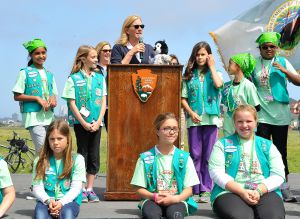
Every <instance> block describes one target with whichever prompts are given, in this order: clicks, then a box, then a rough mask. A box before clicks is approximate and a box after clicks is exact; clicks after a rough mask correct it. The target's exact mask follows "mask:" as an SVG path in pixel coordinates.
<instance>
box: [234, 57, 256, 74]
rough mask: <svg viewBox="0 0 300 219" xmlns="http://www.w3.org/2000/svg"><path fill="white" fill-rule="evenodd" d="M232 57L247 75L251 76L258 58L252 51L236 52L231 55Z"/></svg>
mask: <svg viewBox="0 0 300 219" xmlns="http://www.w3.org/2000/svg"><path fill="white" fill-rule="evenodd" d="M230 59H231V60H232V61H233V62H234V63H236V64H237V65H238V66H240V68H241V70H242V72H243V73H244V75H245V76H246V77H250V75H251V73H252V72H253V70H254V68H255V65H256V59H255V58H254V57H253V55H251V54H250V53H243V54H236V55H234V56H231V58H230Z"/></svg>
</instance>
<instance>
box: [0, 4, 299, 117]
mask: <svg viewBox="0 0 300 219" xmlns="http://www.w3.org/2000/svg"><path fill="white" fill-rule="evenodd" d="M259 2H260V1H257V0H253V1H241V0H226V1H220V0H210V1H204V0H185V1H181V0H172V1H169V0H165V1H161V0H160V1H158V0H152V1H119V0H116V1H101V0H85V1H79V0H64V1H36V0H26V1H19V0H10V1H3V2H2V3H1V8H0V18H1V19H0V27H1V28H0V29H1V34H0V49H1V53H0V60H1V68H2V73H1V79H0V83H1V85H0V106H1V107H0V109H1V110H0V117H5V116H8V117H10V116H11V115H12V113H19V105H18V102H16V101H14V99H13V94H12V91H11V90H12V88H13V86H14V83H15V80H16V78H17V75H18V72H19V70H20V69H21V68H24V67H26V65H27V62H28V53H27V51H26V50H25V48H24V47H23V46H22V43H24V42H26V41H28V40H31V39H34V38H41V39H43V40H44V42H45V43H46V45H47V49H48V58H47V60H46V63H45V68H46V69H48V70H49V71H51V72H52V73H53V74H54V77H55V79H56V83H57V86H58V91H59V94H60V95H61V93H62V90H63V87H64V84H65V82H66V80H67V77H68V75H69V74H70V71H71V68H72V64H73V61H74V58H75V54H76V51H77V49H78V47H79V46H80V45H92V46H96V45H97V43H98V42H100V41H103V40H105V41H109V42H110V43H111V44H112V45H113V44H114V43H115V41H116V40H117V39H118V37H119V35H120V31H121V27H122V24H123V21H124V20H125V18H126V17H127V16H128V15H139V16H141V18H142V21H143V23H144V24H145V29H144V42H146V43H148V44H150V45H154V43H155V42H156V41H158V40H162V39H164V40H166V43H167V44H168V47H169V53H173V54H176V55H177V56H178V57H179V61H180V63H181V64H186V62H187V60H188V58H189V56H190V53H191V50H192V48H193V46H194V45H195V44H196V43H197V42H199V41H207V42H208V43H209V44H210V45H211V47H212V50H213V55H214V57H215V60H216V66H217V68H218V69H219V70H220V71H221V72H223V77H224V79H225V80H228V77H227V73H226V72H225V70H224V69H223V67H222V66H223V65H222V63H221V59H220V57H219V55H218V53H217V51H216V50H217V48H216V46H215V44H214V42H213V40H212V38H211V37H210V35H209V32H211V31H214V30H216V29H218V28H219V27H221V26H222V25H224V24H225V23H227V22H228V21H230V20H232V19H234V18H235V17H237V16H238V15H239V14H241V13H242V12H243V11H245V10H247V9H249V8H251V7H253V6H255V5H256V4H258V3H259ZM288 90H289V92H290V96H291V97H292V98H294V99H300V92H299V87H296V86H293V85H289V86H288ZM60 95H59V97H58V107H57V109H56V111H55V113H56V114H58V111H59V108H60V107H61V106H63V105H65V101H64V100H62V99H61V98H60ZM19 118H20V117H19Z"/></svg>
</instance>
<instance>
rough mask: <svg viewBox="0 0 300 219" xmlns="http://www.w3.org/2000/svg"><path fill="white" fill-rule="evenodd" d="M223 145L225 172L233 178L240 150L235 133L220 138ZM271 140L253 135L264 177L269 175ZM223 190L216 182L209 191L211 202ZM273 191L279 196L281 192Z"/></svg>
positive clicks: (237, 165)
mask: <svg viewBox="0 0 300 219" xmlns="http://www.w3.org/2000/svg"><path fill="white" fill-rule="evenodd" d="M220 141H221V142H222V144H223V145H224V156H225V172H226V173H227V174H228V175H229V176H231V177H232V178H234V179H235V177H236V174H237V171H238V167H239V164H240V156H241V155H240V150H239V148H238V147H240V145H239V140H238V136H237V134H233V135H231V136H228V137H226V138H222V139H221V140H220ZM271 145H272V142H271V141H270V140H267V139H264V138H261V137H259V136H255V151H256V154H257V158H258V160H259V163H260V165H261V169H262V173H263V176H264V177H265V178H267V177H269V176H270V169H269V166H270V164H269V153H270V147H271ZM223 191H225V190H224V189H222V188H221V187H220V186H218V185H217V184H214V187H213V190H212V192H211V197H210V199H211V202H212V203H213V202H214V201H215V199H216V197H217V196H218V194H219V193H221V192H223ZM275 192H276V193H277V194H278V195H279V196H280V197H281V192H280V190H279V189H277V190H275Z"/></svg>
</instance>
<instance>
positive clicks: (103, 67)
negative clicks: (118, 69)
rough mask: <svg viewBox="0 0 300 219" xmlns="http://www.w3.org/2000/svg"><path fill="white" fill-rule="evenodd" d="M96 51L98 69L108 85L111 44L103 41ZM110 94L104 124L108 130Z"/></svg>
mask: <svg viewBox="0 0 300 219" xmlns="http://www.w3.org/2000/svg"><path fill="white" fill-rule="evenodd" d="M96 51H97V54H98V69H99V71H100V73H101V74H102V75H103V76H104V78H105V80H106V85H107V87H108V83H107V82H108V80H107V65H108V64H110V58H111V46H110V44H109V42H106V41H102V42H99V43H98V44H97V46H96ZM107 97H108V96H106V112H105V115H104V124H105V128H106V131H107V127H108V126H107V119H108V110H107V108H108V99H107Z"/></svg>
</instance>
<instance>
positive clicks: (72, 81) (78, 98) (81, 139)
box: [62, 46, 106, 202]
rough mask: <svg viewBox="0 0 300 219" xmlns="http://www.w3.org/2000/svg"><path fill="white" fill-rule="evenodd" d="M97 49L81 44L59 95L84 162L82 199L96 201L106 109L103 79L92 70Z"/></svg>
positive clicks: (96, 60)
mask: <svg viewBox="0 0 300 219" xmlns="http://www.w3.org/2000/svg"><path fill="white" fill-rule="evenodd" d="M97 63H98V59H97V52H96V50H95V49H94V48H93V47H91V46H80V47H79V49H78V51H77V54H76V58H75V61H74V64H73V68H72V71H71V75H70V76H69V78H68V80H67V82H66V85H65V88H64V91H63V94H62V98H64V99H66V100H67V102H68V108H69V113H68V114H69V123H70V124H73V125H74V131H75V135H76V140H77V152H78V153H79V154H81V155H82V156H83V157H84V159H85V162H86V172H87V185H86V190H85V188H84V191H83V200H82V201H83V202H88V201H89V202H99V197H98V196H97V195H96V194H95V192H94V191H93V184H94V180H95V176H96V174H97V173H98V171H99V166H100V158H99V147H100V139H101V126H102V120H103V116H104V114H105V110H106V83H105V78H104V77H103V75H102V74H99V73H96V72H94V70H95V69H96V67H97Z"/></svg>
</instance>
